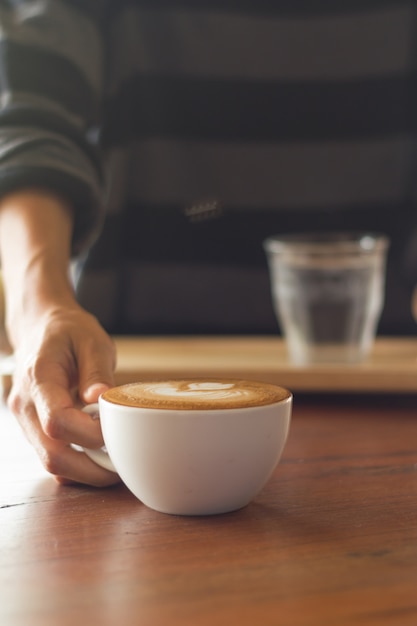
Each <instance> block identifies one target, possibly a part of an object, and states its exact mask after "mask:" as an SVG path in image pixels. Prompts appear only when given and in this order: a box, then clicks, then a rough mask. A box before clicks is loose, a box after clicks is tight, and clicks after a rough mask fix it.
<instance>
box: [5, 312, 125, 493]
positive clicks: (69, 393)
mask: <svg viewBox="0 0 417 626" xmlns="http://www.w3.org/2000/svg"><path fill="white" fill-rule="evenodd" d="M39 336H40V337H41V339H40V340H39V339H38V337H39ZM36 339H37V342H36V343H34V345H32V349H31V350H29V348H28V347H26V344H25V345H24V348H23V349H20V350H19V351H17V352H16V372H15V375H14V380H13V386H12V389H11V392H10V395H9V398H8V405H9V408H10V409H11V411H12V412H13V413H14V414H15V415H16V417H17V419H18V421H19V423H20V425H21V427H22V429H23V430H24V432H25V434H26V436H27V438H28V439H29V441H30V442H31V443H32V445H33V446H34V448H35V449H36V451H37V453H38V456H39V458H40V460H41V462H42V464H43V466H44V467H45V469H46V470H47V471H48V472H49V473H51V474H53V475H54V476H55V477H56V480H57V481H58V482H60V483H65V484H66V483H68V482H78V483H84V484H89V485H94V486H105V485H111V484H114V483H116V482H119V478H118V476H117V475H116V474H114V473H112V472H108V471H107V470H105V469H103V468H101V467H99V466H98V465H96V464H95V463H94V462H93V461H92V460H91V459H89V458H88V457H87V455H86V454H84V453H83V452H79V451H78V450H75V449H73V448H72V447H71V444H78V445H79V446H82V447H88V448H99V447H101V446H102V445H103V438H102V434H101V429H100V423H99V420H94V419H93V418H92V417H91V416H90V415H88V414H87V413H85V412H83V411H82V410H80V405H81V404H82V402H80V398H79V397H78V395H79V393H80V394H81V395H82V396H84V397H82V398H81V399H82V401H83V402H92V401H95V400H97V397H98V395H99V394H100V393H101V392H102V391H104V390H105V389H107V388H108V387H109V386H110V385H111V384H112V383H113V369H114V363H115V351H114V346H113V343H112V342H111V341H110V339H109V338H108V337H107V335H106V334H105V333H104V331H103V330H102V329H101V327H100V326H99V325H98V323H97V322H95V321H94V322H93V323H92V321H91V316H88V315H85V316H81V317H80V319H79V323H77V324H74V323H72V321H71V324H69V325H68V324H63V323H61V320H60V323H59V324H58V325H57V327H56V328H54V327H53V325H51V324H50V325H49V326H48V329H47V331H46V332H44V333H39V334H37V335H36ZM79 381H81V382H79ZM81 386H82V387H83V390H82V392H81Z"/></svg>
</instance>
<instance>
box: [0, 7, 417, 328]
mask: <svg viewBox="0 0 417 626" xmlns="http://www.w3.org/2000/svg"><path fill="white" fill-rule="evenodd" d="M0 26H1V33H2V35H1V38H0V64H1V65H0V87H1V112H0V133H1V134H0V138H1V143H0V191H2V193H7V192H8V191H10V190H12V189H16V188H20V187H22V186H33V185H35V186H41V187H46V188H48V189H52V190H55V191H58V192H59V193H61V194H64V195H65V196H66V197H67V198H69V200H70V201H71V202H72V205H73V207H74V215H75V229H74V242H73V253H74V256H77V257H78V258H79V259H80V261H81V262H82V272H81V276H80V278H79V280H78V283H77V294H78V298H79V300H80V302H81V303H82V304H83V305H84V306H86V307H87V308H88V309H89V310H91V311H92V312H93V313H95V314H96V315H97V316H98V318H99V319H100V320H101V321H102V323H103V324H104V326H105V327H106V329H107V330H108V331H109V332H113V333H188V332H193V333H270V332H277V330H278V326H277V322H276V320H275V317H274V314H273V310H272V305H271V297H270V290H269V281H268V272H267V266H266V258H265V254H264V251H263V248H262V241H263V239H264V238H265V237H267V236H269V235H271V234H275V233H283V232H290V231H307V230H308V231H311V230H342V229H343V230H372V231H381V232H384V233H386V234H388V235H389V237H390V239H391V247H390V253H389V262H388V272H387V292H386V305H385V309H384V313H383V317H382V320H381V324H380V332H381V333H384V334H408V333H414V332H415V324H414V321H413V319H412V316H411V312H410V299H411V291H412V288H413V287H414V284H415V283H417V231H416V215H417V213H416V190H415V180H416V148H417V146H416V119H417V108H416V105H417V98H416V96H417V89H416V85H417V82H416V67H417V64H416V60H417V59H416V50H417V46H416V44H417V41H416V28H417V7H416V3H415V1H408V2H407V1H402V0H361V1H359V0H358V1H356V0H350V1H349V2H345V1H342V0H332V1H329V0H299V1H297V2H295V1H294V0H275V1H273V0H257V1H256V2H253V1H252V0H250V1H249V0H240V1H236V0H233V1H232V0H223V1H220V0H217V1H216V0H192V1H191V0H169V1H168V0H148V1H145V0H137V1H135V2H134V1H130V2H129V1H122V0H117V1H116V0H115V1H113V2H109V1H104V0H103V1H99V0H91V1H87V0H83V1H82V2H81V0H79V1H75V0H73V1H68V2H65V1H64V0H50V1H45V2H39V3H38V2H29V1H27V2H22V1H13V2H12V1H10V2H1V3H0Z"/></svg>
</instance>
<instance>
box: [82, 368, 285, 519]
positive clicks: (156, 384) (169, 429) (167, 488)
mask: <svg viewBox="0 0 417 626" xmlns="http://www.w3.org/2000/svg"><path fill="white" fill-rule="evenodd" d="M291 409H292V395H291V393H290V392H289V391H288V390H286V389H284V388H282V387H278V386H276V385H271V384H268V383H262V382H257V381H242V380H234V379H220V378H219V379H204V380H200V379H189V380H175V379H172V380H169V381H152V382H141V383H133V384H129V385H122V386H121V387H115V388H113V389H111V390H109V391H107V392H105V393H104V394H103V395H102V396H100V398H99V402H98V404H95V405H88V406H87V407H85V410H86V411H87V412H88V413H90V414H92V413H94V412H97V411H98V412H99V416H100V420H101V427H102V431H103V438H104V442H105V446H106V447H105V449H101V450H90V449H86V450H85V452H86V453H87V454H88V455H89V456H90V458H92V459H93V460H94V461H95V462H96V463H98V464H99V465H101V466H103V467H105V468H107V469H110V470H113V471H116V472H117V473H118V474H119V476H120V478H121V479H122V481H123V482H124V483H125V484H126V486H127V487H128V488H129V489H130V490H131V491H132V493H133V494H134V495H135V496H136V497H137V498H138V499H139V500H141V501H142V502H143V503H144V504H146V505H147V506H149V507H150V508H152V509H155V510H157V511H161V512H164V513H171V514H178V515H209V514H217V513H225V512H228V511H233V510H236V509H239V508H242V507H244V506H245V505H247V504H248V503H249V502H250V501H251V500H252V499H253V498H254V497H255V496H256V495H257V494H258V493H259V492H260V490H261V489H262V488H263V487H264V486H265V484H266V482H267V481H268V479H269V478H270V477H271V474H272V472H273V471H274V469H275V468H276V466H277V464H278V462H279V460H280V457H281V454H282V451H283V449H284V446H285V442H286V440H287V436H288V431H289V425H290V418H291Z"/></svg>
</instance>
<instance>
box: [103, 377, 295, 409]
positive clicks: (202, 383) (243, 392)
mask: <svg viewBox="0 0 417 626" xmlns="http://www.w3.org/2000/svg"><path fill="white" fill-rule="evenodd" d="M288 397H290V393H289V392H288V391H287V390H286V389H283V388H282V387H278V386H276V385H271V384H269V383H262V382H258V381H248V380H232V379H204V380H203V379H202V380H197V379H187V380H167V381H144V382H140V383H131V384H128V385H122V386H121V387H115V388H114V389H109V390H108V391H106V392H105V393H104V394H103V398H104V400H107V401H108V402H113V403H114V404H122V405H124V406H134V407H142V408H159V409H188V410H193V409H199V410H202V409H206V410H208V409H231V408H243V407H251V406H262V405H265V404H274V403H276V402H281V401H282V400H285V399H286V398H288Z"/></svg>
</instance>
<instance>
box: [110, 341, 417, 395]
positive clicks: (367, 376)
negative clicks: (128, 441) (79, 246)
mask: <svg viewBox="0 0 417 626" xmlns="http://www.w3.org/2000/svg"><path fill="white" fill-rule="evenodd" d="M114 339H115V343H116V347H117V353H118V365H117V370H116V382H117V384H122V383H126V382H134V381H136V380H140V379H147V380H149V379H152V378H164V377H189V376H192V377H199V376H231V377H239V378H253V379H258V380H264V381H267V382H274V383H277V384H279V385H283V386H285V387H288V388H289V389H290V390H292V391H303V392H326V391H327V392H383V393H396V392H402V393H414V392H416V391H417V338H414V337H413V338H395V339H394V338H378V339H377V341H376V343H375V346H374V349H373V352H372V354H371V356H370V357H369V358H368V359H367V361H366V362H363V363H361V364H359V365H333V364H329V365H315V366H309V367H300V366H295V365H293V364H291V363H290V362H289V359H288V356H287V352H286V349H285V345H284V343H283V341H282V340H281V339H280V338H278V337H158V338H154V337H115V338H114Z"/></svg>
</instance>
